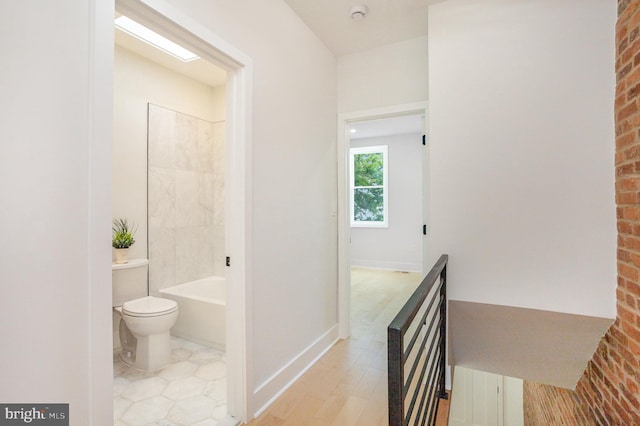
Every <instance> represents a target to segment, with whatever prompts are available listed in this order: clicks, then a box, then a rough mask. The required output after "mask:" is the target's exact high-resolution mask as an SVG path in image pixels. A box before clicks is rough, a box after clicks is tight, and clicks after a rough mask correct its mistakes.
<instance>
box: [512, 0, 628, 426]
mask: <svg viewBox="0 0 640 426" xmlns="http://www.w3.org/2000/svg"><path fill="white" fill-rule="evenodd" d="M615 68H616V75H617V85H616V100H615V107H614V108H615V120H616V122H615V126H616V164H615V167H616V205H617V210H616V212H617V218H618V288H617V301H618V302H617V306H618V315H617V319H616V322H615V323H614V325H613V326H612V327H611V328H610V329H609V331H608V333H607V334H606V335H605V336H604V338H603V339H602V341H601V342H600V345H599V346H598V349H597V351H596V353H595V354H594V356H593V358H592V360H591V361H590V362H589V364H588V366H587V369H586V371H585V373H584V375H583V376H582V378H581V379H580V381H579V382H578V386H577V387H576V391H575V392H572V391H564V390H561V389H557V388H553V387H551V386H543V385H538V384H535V383H525V388H524V409H525V424H527V425H545V426H546V425H583V424H597V425H640V389H639V386H640V276H639V275H640V274H639V271H640V0H619V1H618V23H617V26H616V65H615Z"/></svg>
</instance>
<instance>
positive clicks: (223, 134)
mask: <svg viewBox="0 0 640 426" xmlns="http://www.w3.org/2000/svg"><path fill="white" fill-rule="evenodd" d="M116 9H117V11H116V16H117V15H119V14H121V15H125V16H127V17H128V18H130V19H132V20H134V21H136V22H137V23H139V24H141V25H143V26H145V27H147V28H149V29H151V30H153V31H155V32H156V33H159V34H161V35H164V36H165V37H167V38H169V39H171V40H172V41H174V42H177V43H179V44H180V45H181V46H183V47H184V48H186V49H188V50H190V51H192V52H194V53H196V54H197V55H198V56H200V58H201V60H200V62H201V63H202V65H201V66H200V67H199V68H200V70H199V71H198V72H199V73H200V75H201V76H203V77H202V78H200V79H199V78H198V77H194V76H193V75H190V76H184V74H185V71H183V70H179V69H178V70H177V69H175V68H170V67H169V68H167V67H166V65H163V66H158V65H157V61H162V59H157V58H158V57H159V58H163V57H164V56H166V55H165V54H164V53H162V52H159V51H157V52H153V53H151V54H150V55H155V56H156V58H155V59H154V58H150V57H148V56H143V55H140V54H139V52H135V47H133V48H132V47H131V45H129V46H127V47H125V46H122V45H119V46H118V47H116V55H115V59H116V64H115V68H116V72H115V74H116V75H115V78H114V82H115V87H114V95H115V97H116V99H115V101H114V105H115V109H116V111H115V115H116V117H114V122H115V121H116V120H117V116H118V115H128V116H130V117H131V116H132V114H134V111H136V114H137V113H138V112H139V107H140V103H141V102H143V101H144V103H145V112H144V115H145V117H144V118H145V125H144V128H145V132H146V130H147V124H146V120H147V119H148V120H155V121H154V124H153V125H150V126H149V129H151V128H154V129H156V130H157V129H158V127H162V126H163V125H167V126H169V127H172V126H173V128H174V130H175V128H176V126H178V127H180V131H182V132H183V133H185V134H190V135H192V136H194V139H193V140H194V141H195V145H194V147H195V149H196V152H191V151H189V150H187V151H185V150H184V149H183V148H184V146H181V147H178V148H176V147H174V149H175V151H174V155H175V154H178V155H183V158H182V161H183V163H182V164H186V163H189V162H191V163H192V165H193V167H194V169H193V170H181V171H180V172H173V173H174V177H175V175H176V174H177V175H179V176H178V177H177V178H175V179H174V180H173V181H171V180H170V179H169V180H167V179H166V177H167V176H166V174H165V175H163V173H164V172H166V171H167V169H164V170H163V164H162V155H163V154H166V152H161V151H162V149H164V148H160V150H158V149H157V147H156V148H152V147H150V146H148V145H146V143H147V137H146V136H145V137H144V143H145V148H144V153H142V152H141V151H142V150H141V149H140V147H139V146H138V144H139V139H140V138H137V140H136V142H135V143H129V138H130V137H132V135H133V134H134V133H135V129H132V128H130V127H127V126H125V127H124V128H122V129H119V130H114V139H118V138H119V137H121V138H124V139H127V140H126V141H120V142H124V143H119V142H118V141H117V140H114V173H113V175H114V190H113V193H114V215H117V216H127V215H128V213H127V212H128V210H127V208H131V207H132V206H141V205H142V206H144V207H143V208H138V209H135V208H134V209H133V210H135V211H136V212H135V213H133V215H136V216H138V215H139V216H140V217H144V221H145V222H146V223H148V227H146V226H145V227H144V228H145V229H144V230H142V229H141V231H142V232H140V233H139V235H138V236H139V241H141V242H142V241H144V244H140V245H139V248H138V250H140V251H141V253H138V254H137V255H136V257H146V258H149V259H150V262H151V265H152V266H151V265H150V267H149V271H150V276H155V277H150V278H151V280H150V281H149V288H148V290H147V291H148V294H149V295H154V296H159V297H163V298H172V295H169V294H167V293H162V290H164V288H163V287H166V286H168V285H167V284H168V283H169V281H171V280H173V281H175V282H174V283H173V284H175V285H177V284H183V283H184V282H185V281H198V279H197V278H200V277H199V274H200V273H206V274H207V275H214V276H218V277H220V276H222V277H224V278H226V284H223V285H222V291H221V292H222V293H226V313H224V314H223V317H224V320H225V321H226V326H223V327H222V334H223V335H224V334H226V336H224V339H225V341H224V343H223V344H221V342H220V341H216V342H213V343H212V342H210V341H207V339H206V338H204V339H202V338H201V337H202V336H200V337H194V336H188V335H187V336H183V337H182V338H180V341H178V342H177V343H176V342H175V341H174V343H173V344H174V349H175V354H174V360H175V361H177V363H178V364H179V365H178V366H177V367H174V368H172V369H171V370H169V369H167V370H166V372H165V374H164V375H161V374H159V375H157V376H147V377H142V378H143V379H144V380H147V382H149V383H150V382H154V385H155V388H156V389H157V388H158V387H162V388H164V389H163V390H161V391H159V392H158V391H155V390H152V391H149V392H150V393H149V394H148V395H145V394H144V392H145V391H142V393H140V392H137V393H136V392H134V391H132V392H130V393H129V394H127V395H128V396H129V397H130V398H125V399H128V400H129V401H128V402H131V403H132V404H134V403H138V402H141V401H142V402H146V403H148V404H151V405H152V406H153V409H152V410H148V411H149V412H150V411H154V410H156V411H158V410H159V411H163V410H165V408H166V407H165V406H168V403H167V401H166V400H167V399H169V400H171V395H173V394H175V395H181V396H180V398H181V399H182V400H184V401H183V402H185V401H186V400H188V401H186V402H185V403H183V404H181V405H180V407H179V408H180V410H174V413H173V416H174V417H173V418H175V419H176V420H178V418H180V416H187V417H188V416H189V415H191V416H192V417H191V419H192V420H193V421H194V422H195V419H194V418H193V416H194V415H197V412H198V410H199V408H198V403H199V402H200V405H207V404H209V405H208V406H207V407H205V408H203V409H202V410H201V411H202V412H208V411H210V409H212V408H214V409H215V408H218V410H217V411H216V412H215V415H214V417H211V418H214V419H220V418H222V417H221V414H229V415H230V416H233V418H235V419H237V420H242V421H244V420H246V418H247V413H248V404H249V402H248V397H247V395H248V389H250V386H249V383H248V379H247V374H246V369H247V367H246V366H247V364H248V357H247V351H246V348H247V346H248V342H247V339H248V336H250V335H251V334H250V333H249V332H248V330H247V327H248V326H249V325H248V324H247V321H246V320H245V317H246V316H245V312H246V309H247V307H246V303H245V289H246V287H247V284H248V283H247V281H248V280H247V278H246V277H247V274H246V265H247V258H246V257H247V253H248V252H249V250H248V247H247V243H246V242H247V241H249V240H250V235H249V233H248V232H247V229H250V227H248V225H247V222H248V220H249V217H248V215H247V214H246V211H247V206H246V203H245V200H246V197H245V194H246V193H247V192H248V191H249V184H250V181H249V180H248V179H247V178H246V174H247V161H246V152H247V149H248V146H249V144H250V141H249V132H248V131H247V128H248V124H247V123H248V117H249V116H250V103H249V102H248V101H249V99H250V98H251V93H250V85H249V84H248V83H249V82H250V81H251V62H250V59H249V58H247V57H245V56H244V55H243V54H242V53H241V52H239V51H237V50H236V49H234V48H232V47H231V46H228V45H226V44H224V43H222V42H221V41H220V40H217V39H216V38H215V36H214V35H213V34H211V33H210V32H209V31H208V30H207V29H205V28H202V27H201V26H200V25H199V24H198V23H197V22H195V21H192V20H190V19H188V18H185V17H183V16H172V13H171V11H158V10H155V9H153V8H151V7H150V6H148V5H145V4H143V3H142V2H139V1H137V0H124V1H117V2H116ZM117 38H118V37H117ZM116 42H117V40H116ZM136 42H137V43H138V44H139V43H142V42H140V41H139V40H137V41H136V40H134V41H132V43H134V44H135V43H136ZM138 47H139V46H138ZM163 55H164V56H163ZM151 63H155V65H150V64H151ZM125 64H126V67H127V71H126V72H125V73H124V75H121V76H119V75H118V73H119V70H118V67H119V66H124V65H125ZM151 68H153V71H150V70H151ZM160 68H163V69H160ZM214 68H217V70H215V69H214ZM134 71H137V72H140V73H141V74H139V76H140V75H142V76H143V77H142V78H143V81H141V82H139V84H135V83H134V82H133V81H134V78H135V74H134ZM170 75H173V78H175V79H176V80H175V82H176V83H175V84H174V85H172V87H171V89H170V91H171V93H169V94H168V95H167V96H164V97H163V96H161V94H160V92H161V91H162V90H163V86H162V85H161V84H160V82H161V81H165V80H166V79H167V78H168V76H170ZM203 79H204V80H203ZM178 80H179V81H178ZM215 81H221V82H222V84H221V85H219V84H217V83H215ZM212 82H213V83H212ZM127 84H129V85H130V86H129V87H128V89H130V96H128V98H127V99H117V97H118V96H120V95H119V93H121V90H120V89H126V88H123V87H118V85H127ZM145 85H146V86H148V87H149V88H154V87H155V88H156V92H155V93H152V92H148V93H147V95H146V96H145V95H144V94H143V93H142V92H143V86H145ZM180 87H181V88H182V89H184V88H185V87H186V88H187V89H188V90H189V92H188V95H187V94H186V93H184V92H182V93H178V88H180ZM189 88H190V89H189ZM182 89H180V90H182ZM144 98H146V99H144ZM187 99H189V103H185V102H186V101H187ZM118 108H121V110H120V111H118ZM149 123H151V121H149ZM149 134H150V135H151V132H150V133H149ZM174 136H175V135H174ZM155 137H156V139H160V140H162V139H163V137H162V135H161V134H160V135H158V134H156V135H155ZM174 139H175V138H174ZM178 139H180V138H178ZM180 140H181V141H182V142H184V141H185V139H180ZM189 143H190V142H189ZM203 143H204V144H203ZM207 143H210V144H211V146H210V147H211V150H210V151H211V152H213V151H215V152H216V154H215V155H217V156H213V157H207V159H206V161H205V160H204V159H205V157H206V156H204V155H202V154H203V151H199V152H198V151H197V150H198V149H200V148H202V149H204V151H207V150H209V148H208V145H206V144H207ZM152 150H155V151H154V152H152ZM180 150H181V151H180ZM178 151H180V152H178ZM142 154H144V157H143V158H144V162H143V163H142V164H141V163H140V162H139V161H138V160H140V158H142ZM147 155H148V158H149V159H151V157H152V156H154V157H155V159H156V160H157V159H158V158H160V163H156V164H155V165H154V167H156V169H155V170H153V171H152V170H150V168H149V166H150V165H151V163H147V161H146V160H147ZM116 158H117V161H118V162H120V163H124V164H126V166H125V168H127V169H129V170H132V174H133V176H134V178H133V179H128V178H127V177H125V176H122V173H119V170H117V169H116V164H115V161H116ZM209 159H210V160H211V162H213V163H217V165H215V166H214V167H213V168H211V169H209V168H206V167H205V165H204V163H205V162H208V161H209ZM196 163H197V164H196ZM221 169H222V171H221ZM147 173H148V180H147ZM169 173H172V172H169ZM152 180H153V181H154V182H156V183H159V182H160V183H164V184H166V185H167V187H166V188H169V187H172V188H173V196H174V199H173V201H171V202H167V199H166V198H164V196H165V195H166V194H167V193H168V192H171V191H170V190H168V191H164V194H163V192H162V191H160V192H159V193H158V191H157V189H156V193H155V194H154V195H150V194H149V192H148V191H147V187H146V185H147V183H151V181H152ZM140 181H142V182H144V185H139V184H138V182H140ZM142 186H144V188H142ZM119 187H120V188H122V187H126V188H128V191H123V192H127V193H128V194H124V195H123V194H121V193H120V194H119V193H118V188H119ZM134 190H135V191H134ZM142 190H144V196H140V194H141V192H140V191H142ZM136 194H137V195H136ZM181 197H182V198H181ZM221 198H222V199H223V200H224V202H222V203H220V200H221ZM171 205H173V213H172V212H171V211H170V210H171V208H170V207H169V212H168V213H167V211H162V210H163V209H165V208H166V207H167V206H171ZM176 205H177V206H179V209H180V212H178V211H177V209H176ZM194 206H195V207H196V209H195V210H194V209H192V208H191V207H194ZM142 209H143V210H144V213H139V212H140V211H141V210H142ZM129 211H130V210H129ZM160 211H162V214H160V213H159V212H160ZM165 213H167V214H168V216H166V215H164V214H165ZM176 213H177V214H178V215H179V216H180V219H178V218H177V217H176V216H175V215H176ZM172 214H173V215H174V220H175V219H178V220H179V222H180V225H181V226H183V229H181V230H180V236H179V237H177V236H176V235H177V234H176V233H174V234H173V238H174V239H173V241H174V242H173V245H171V243H170V241H171V237H169V238H168V239H167V238H164V237H167V235H166V234H167V227H164V228H163V226H161V225H163V224H164V225H167V223H166V222H165V221H166V220H167V217H170V216H171V215H172ZM163 215H164V216H163ZM224 218H229V220H224ZM221 219H222V220H221ZM140 222H142V220H140ZM191 223H192V224H193V225H194V226H190V224H191ZM175 225H178V223H177V222H175ZM140 228H142V227H140ZM186 228H190V229H189V230H188V231H185V229H186ZM147 229H148V230H149V232H148V233H147ZM176 229H177V228H175V227H174V231H175V230H176ZM184 232H187V233H191V235H190V236H185V234H184ZM152 233H155V235H156V237H158V236H160V237H159V238H156V242H155V243H154V242H153V239H154V236H153V235H152ZM163 233H164V234H163ZM163 238H164V239H163ZM214 240H215V241H217V242H218V243H217V244H210V243H211V242H212V241H214ZM147 242H148V244H149V245H147ZM220 242H221V244H220ZM154 244H155V248H154ZM183 249H184V250H183ZM147 250H148V251H147ZM167 250H169V251H171V250H173V251H174V253H173V256H174V263H173V265H171V264H170V263H169V262H168V261H167V259H169V258H170V256H169V255H168V254H167V253H166V251H167ZM185 250H187V251H185ZM188 250H193V253H198V255H199V256H201V257H208V258H212V259H214V260H213V262H212V263H211V264H206V265H204V264H200V263H198V262H195V263H194V262H192V260H193V256H190V255H189V254H185V253H189V252H188ZM178 253H182V255H181V254H178ZM180 256H181V257H182V258H181V260H179V259H178V257H180ZM196 257H197V256H196ZM172 268H173V270H172ZM197 269H200V271H198V273H195V272H194V270H197ZM194 273H195V274H196V275H193V274H194ZM188 276H191V278H194V277H195V278H194V279H190V278H188ZM159 283H160V284H159ZM230 283H233V285H230ZM219 293H220V292H219ZM178 303H179V305H180V304H181V302H178ZM194 309H195V308H194ZM183 310H184V311H185V313H186V310H191V309H190V308H184V309H183V308H182V307H180V311H183ZM185 316H188V315H185ZM196 321H197V320H196ZM216 323H217V324H218V325H219V322H218V321H216ZM230 324H233V327H231V326H230ZM200 325H202V324H200ZM187 328H190V327H187ZM201 328H202V329H203V330H201V331H204V332H205V334H206V333H207V332H209V331H210V329H212V328H215V324H213V323H212V324H211V327H208V326H207V325H204V327H201ZM218 328H220V327H218ZM183 331H184V327H183ZM189 331H190V330H187V334H188V333H189ZM218 331H220V330H218ZM218 334H220V333H218ZM205 337H207V336H205ZM203 344H204V345H203ZM221 349H224V350H225V352H221V351H220V350H221ZM215 351H218V355H216V353H215ZM187 355H188V356H189V357H193V356H195V358H197V359H195V360H194V359H191V361H188V360H187V359H186V358H185V357H187ZM223 364H226V380H224V381H221V380H217V379H219V378H221V376H220V374H221V373H220V369H221V366H222V365H223ZM194 366H195V367H196V368H195V371H193V372H189V371H188V370H193V369H194ZM143 376H144V374H143ZM169 376H171V377H169ZM120 382H122V381H120ZM118 385H122V383H115V382H114V386H116V387H117V386H118ZM197 389H200V391H201V393H200V394H199V395H195V394H194V395H189V392H196V390H197ZM183 390H188V391H187V392H186V393H185V392H183ZM221 393H224V394H226V407H225V408H224V413H221V412H220V407H219V405H218V406H216V404H217V403H216V401H218V402H219V401H220V397H221ZM185 395H186V396H185ZM198 401H199V402H198ZM174 402H175V401H174ZM163 404H165V405H163ZM173 406H174V408H175V407H176V405H175V404H173ZM131 407H132V405H129V406H127V401H120V405H119V406H118V404H116V407H115V408H116V410H118V409H120V410H122V413H116V417H117V416H118V414H123V413H124V412H126V411H127V410H131ZM131 411H132V413H133V411H134V410H131ZM134 414H135V413H134ZM134 414H131V413H130V415H131V416H133V415H134ZM166 414H167V417H163V419H164V418H166V419H170V418H171V417H170V414H169V411H167V413H166ZM157 420H158V419H156V420H152V421H157ZM228 420H229V421H231V420H230V417H229V418H228ZM185 421H186V420H185Z"/></svg>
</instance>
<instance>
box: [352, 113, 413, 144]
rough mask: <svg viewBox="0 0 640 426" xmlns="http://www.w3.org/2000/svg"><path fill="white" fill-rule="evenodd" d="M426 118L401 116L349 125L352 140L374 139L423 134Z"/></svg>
mask: <svg viewBox="0 0 640 426" xmlns="http://www.w3.org/2000/svg"><path fill="white" fill-rule="evenodd" d="M423 121H424V117H422V116H421V115H401V116H397V117H389V118H380V119H377V120H368V121H359V122H356V123H351V124H349V131H350V134H349V135H350V139H363V138H373V137H380V136H389V135H405V134H408V133H422V131H423V126H424V125H423Z"/></svg>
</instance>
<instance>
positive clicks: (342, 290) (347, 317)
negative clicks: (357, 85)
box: [336, 102, 428, 339]
mask: <svg viewBox="0 0 640 426" xmlns="http://www.w3.org/2000/svg"><path fill="white" fill-rule="evenodd" d="M427 107H428V104H427V102H415V103H410V104H402V105H394V106H389V107H383V108H376V109H369V110H362V111H354V112H349V113H344V114H339V115H338V149H337V151H336V152H337V154H338V325H339V329H338V333H339V337H340V338H341V339H346V338H347V337H349V335H350V329H351V254H350V249H349V246H350V241H351V220H350V218H349V191H347V184H348V176H349V133H348V132H349V124H351V123H355V122H358V121H369V120H375V119H378V118H389V117H397V116H401V115H414V114H422V115H424V117H425V126H426V119H427V112H428V109H427ZM424 185H425V190H424V194H425V197H426V196H427V195H428V187H427V186H426V185H427V182H424ZM423 215H424V216H425V220H427V214H426V212H423ZM427 225H428V223H427ZM425 255H426V253H423V257H425ZM424 263H425V262H424V259H423V265H424ZM423 269H424V266H423Z"/></svg>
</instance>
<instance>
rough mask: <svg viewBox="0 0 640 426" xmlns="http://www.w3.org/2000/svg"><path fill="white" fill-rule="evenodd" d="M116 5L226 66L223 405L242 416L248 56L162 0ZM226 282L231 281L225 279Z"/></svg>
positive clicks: (246, 410)
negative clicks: (226, 261) (226, 260)
mask: <svg viewBox="0 0 640 426" xmlns="http://www.w3.org/2000/svg"><path fill="white" fill-rule="evenodd" d="M115 4H116V9H117V10H118V11H119V12H121V13H123V14H125V15H127V16H129V17H130V18H132V19H135V20H136V21H138V22H140V23H141V24H143V25H145V26H146V27H148V28H150V29H152V30H154V31H156V32H158V33H159V34H162V35H164V36H166V37H167V38H170V39H171V40H173V41H175V42H177V43H179V44H181V45H183V46H185V47H186V48H188V49H189V50H193V51H194V52H196V53H197V54H198V55H200V57H202V58H203V59H206V60H207V61H209V62H212V63H214V64H215V65H217V66H219V67H220V68H222V69H224V70H225V71H227V88H226V137H225V140H226V141H227V143H226V149H225V151H226V159H225V164H226V175H225V176H226V177H225V179H226V181H225V186H226V191H225V192H226V197H227V199H226V203H225V205H226V207H225V216H226V218H227V220H226V226H225V241H226V243H225V245H226V251H227V253H226V255H227V256H230V257H231V262H232V264H231V265H232V267H231V268H228V270H227V278H228V280H227V293H226V294H227V333H226V334H227V342H226V347H227V357H226V359H227V411H228V413H229V414H230V415H232V416H233V417H235V418H236V419H237V420H240V421H242V422H247V420H248V419H249V418H250V417H249V415H250V413H253V412H254V410H253V407H252V406H251V405H252V399H251V395H252V390H253V374H252V371H251V366H252V365H253V362H252V361H253V360H252V356H251V354H252V350H251V348H252V340H251V336H252V332H251V324H252V323H251V315H250V313H251V299H250V297H249V295H250V294H251V291H250V287H251V283H252V279H251V278H252V277H251V269H250V268H249V265H251V253H252V252H251V244H250V241H251V215H250V212H251V198H252V197H251V167H250V166H251V113H252V102H251V99H252V86H251V82H252V80H253V77H252V75H253V65H252V60H251V58H250V57H248V56H247V55H245V54H244V53H243V52H241V51H240V50H238V49H236V48H235V47H234V46H232V45H231V44H229V43H227V42H226V41H225V40H223V39H222V38H220V37H218V36H217V35H216V34H214V33H213V32H211V31H210V30H209V29H207V28H206V27H204V26H202V25H201V24H199V23H198V22H197V21H195V20H193V19H191V18H190V17H188V16H185V15H184V14H183V13H182V12H181V11H179V10H178V9H176V8H175V7H173V6H171V5H169V4H167V3H166V2H165V1H164V0H116V3H115ZM229 283H231V284H229Z"/></svg>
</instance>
